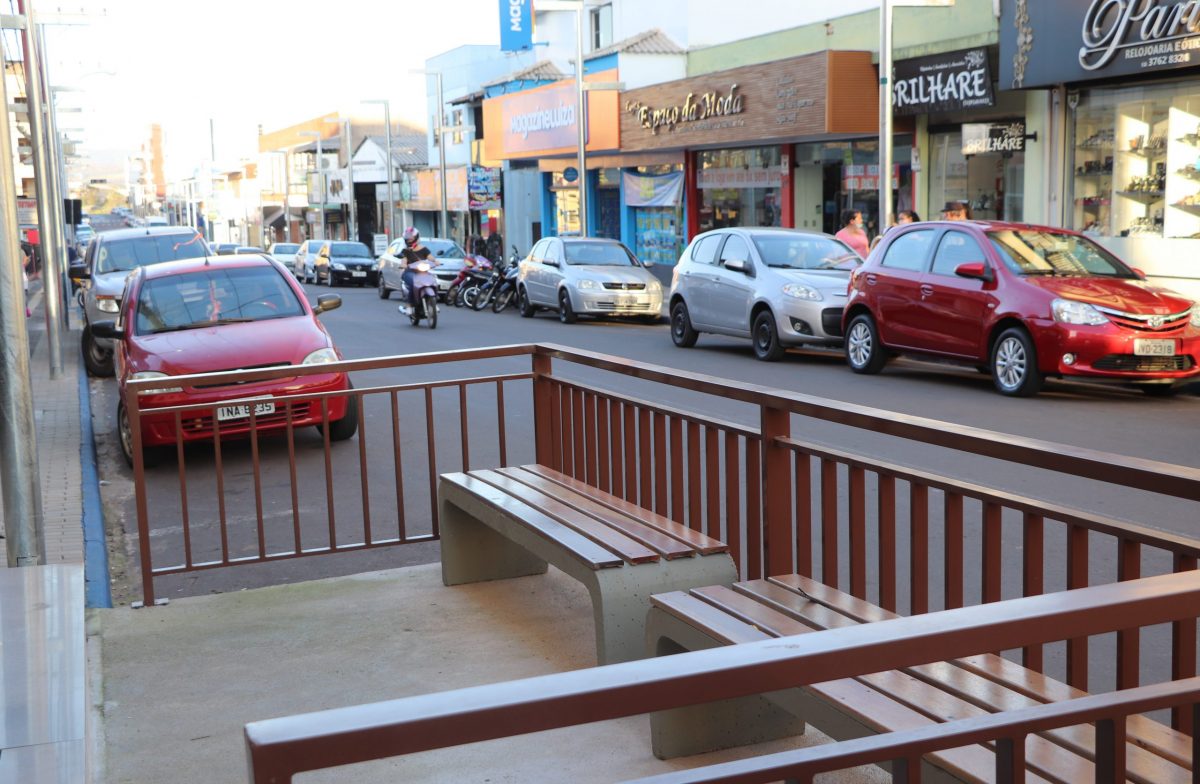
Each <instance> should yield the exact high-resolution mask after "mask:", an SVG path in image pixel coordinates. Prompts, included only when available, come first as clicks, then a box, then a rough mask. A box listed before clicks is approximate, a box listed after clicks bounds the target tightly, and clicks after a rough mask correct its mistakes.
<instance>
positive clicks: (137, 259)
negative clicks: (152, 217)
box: [96, 234, 206, 274]
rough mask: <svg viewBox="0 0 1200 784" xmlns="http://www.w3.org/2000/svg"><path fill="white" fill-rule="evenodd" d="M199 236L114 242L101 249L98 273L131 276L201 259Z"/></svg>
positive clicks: (142, 238) (144, 238)
mask: <svg viewBox="0 0 1200 784" xmlns="http://www.w3.org/2000/svg"><path fill="white" fill-rule="evenodd" d="M205 250H206V249H205V246H204V239H203V238H201V236H200V235H199V234H190V235H189V234H158V235H147V236H144V237H131V238H129V239H127V240H112V241H109V242H106V243H104V244H103V245H102V246H101V247H100V252H99V254H98V255H97V256H96V273H97V274H103V273H105V272H127V271H129V270H133V269H137V268H138V267H148V266H150V265H151V264H158V263H160V262H163V261H175V260H176V259H198V258H202V257H203V256H204V255H205Z"/></svg>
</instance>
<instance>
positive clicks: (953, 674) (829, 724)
mask: <svg viewBox="0 0 1200 784" xmlns="http://www.w3.org/2000/svg"><path fill="white" fill-rule="evenodd" d="M651 603H652V605H653V607H652V609H651V611H650V613H649V616H648V619H647V630H646V635H647V644H648V646H649V649H650V652H651V653H653V654H654V655H657V656H662V655H670V654H673V653H679V652H681V651H684V650H701V649H707V648H713V647H718V646H722V645H729V644H736V643H743V642H751V641H757V640H764V639H770V638H773V637H784V636H790V635H796V634H805V633H809V632H814V631H820V630H823V629H834V628H840V627H844V626H848V625H854V624H858V623H867V622H871V621H878V620H885V619H889V618H895V617H897V616H896V615H894V614H893V613H890V612H887V611H885V610H883V609H881V608H879V607H876V606H875V605H872V604H870V603H868V602H865V601H863V600H860V599H857V598H855V597H853V596H849V595H847V594H844V593H841V592H840V591H837V590H834V589H832V588H829V587H828V586H825V585H823V584H821V583H818V582H815V581H813V580H810V579H807V578H804V577H800V576H798V575H789V576H786V577H779V578H770V579H768V580H755V581H749V582H743V583H736V584H734V585H732V586H712V587H707V588H696V589H693V590H690V591H686V592H684V591H678V592H672V593H669V594H662V595H656V596H653V597H651ZM1083 694H1084V693H1083V692H1081V691H1079V690H1077V689H1074V688H1071V687H1070V686H1067V685H1066V684H1063V683H1060V682H1058V681H1055V680H1052V679H1050V678H1047V677H1045V676H1043V675H1040V674H1038V673H1036V672H1033V671H1031V670H1027V669H1025V668H1024V667H1022V666H1020V665H1018V664H1015V663H1013V662H1010V661H1008V660H1007V659H1004V658H1002V657H1000V656H997V655H993V654H982V655H977V656H971V657H968V658H963V659H956V660H953V661H946V662H938V663H934V664H926V665H921V666H917V667H910V668H906V669H902V670H892V671H888V672H878V673H874V674H871V675H864V676H861V677H857V678H847V679H844V680H838V681H831V682H826V683H820V684H815V685H812V686H809V687H805V688H802V689H789V690H786V691H777V692H772V693H771V694H769V695H763V696H761V697H748V698H743V699H739V700H730V701H726V702H723V703H712V704H706V705H699V706H695V707H689V708H680V709H674V710H670V711H663V712H660V713H655V714H652V715H651V736H652V744H653V749H654V753H655V755H656V756H658V757H660V758H662V759H669V758H672V757H677V756H690V755H692V754H698V753H702V752H706V751H712V750H715V749H719V748H729V747H732V746H737V745H744V744H749V743H758V742H762V741H765V740H771V739H775V738H780V737H785V736H788V735H794V734H798V733H799V732H802V731H803V730H804V729H805V721H807V722H811V723H812V724H813V725H814V726H816V727H817V728H819V729H820V730H822V731H823V732H825V733H826V734H827V735H829V736H831V737H832V738H834V739H836V740H845V739H850V738H856V737H862V736H865V735H869V734H877V733H885V732H892V731H897V730H906V729H914V728H918V727H921V726H925V725H929V724H932V723H937V722H945V721H950V720H954V719H960V718H967V717H971V716H978V715H981V714H984V713H994V712H998V711H1005V710H1013V709H1017V708H1022V707H1029V706H1034V705H1037V704H1040V703H1047V702H1054V701H1060V700H1065V699H1070V698H1073V697H1080V696H1083ZM1126 732H1127V735H1126V737H1127V743H1126V755H1127V761H1128V780H1129V781H1134V782H1138V783H1139V784H1161V783H1162V782H1172V781H1191V780H1192V777H1191V765H1192V763H1191V753H1192V740H1191V738H1189V737H1187V736H1186V735H1183V734H1182V733H1179V732H1176V731H1175V730H1172V729H1171V728H1169V727H1166V726H1164V725H1162V724H1159V723H1157V722H1154V721H1151V720H1149V719H1147V718H1145V717H1141V716H1131V717H1130V719H1129V722H1128V725H1127V728H1126ZM1026 753H1027V758H1026V759H1027V777H1026V779H1025V780H1026V781H1030V782H1077V781H1092V780H1095V779H1094V776H1095V767H1094V764H1093V763H1094V760H1095V730H1094V728H1093V727H1091V726H1085V727H1071V728H1065V729H1061V730H1054V731H1051V732H1046V733H1044V734H1042V735H1031V736H1030V737H1029V738H1028V740H1027V745H1026ZM995 775H996V760H995V755H994V754H993V752H992V750H991V748H989V747H987V746H983V745H977V746H970V747H965V748H959V749H952V750H949V751H945V752H941V753H937V754H931V755H928V756H927V757H926V758H925V760H924V762H923V765H922V779H921V780H922V781H925V782H930V781H970V782H984V781H993V780H994V778H995Z"/></svg>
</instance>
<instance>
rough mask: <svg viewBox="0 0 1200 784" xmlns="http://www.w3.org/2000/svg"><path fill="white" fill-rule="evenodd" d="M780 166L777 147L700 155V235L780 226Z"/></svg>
mask: <svg viewBox="0 0 1200 784" xmlns="http://www.w3.org/2000/svg"><path fill="white" fill-rule="evenodd" d="M780 162H781V157H780V153H779V147H751V148H747V149H741V150H706V151H704V152H701V153H700V154H699V161H698V168H699V172H698V178H697V184H698V185H699V186H700V231H709V230H710V229H724V228H728V227H730V226H780V225H782V215H781V214H780V205H781V200H780V186H781V185H782V183H783V172H782V170H781V169H780Z"/></svg>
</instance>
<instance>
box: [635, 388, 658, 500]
mask: <svg viewBox="0 0 1200 784" xmlns="http://www.w3.org/2000/svg"><path fill="white" fill-rule="evenodd" d="M650 436H651V433H650V409H648V408H639V409H638V468H639V469H640V470H639V471H638V474H639V481H640V483H641V484H640V489H641V492H640V493H639V496H638V498H639V500H638V506H640V507H642V508H643V509H653V508H654V497H653V495H654V452H653V449H652V445H651V442H650Z"/></svg>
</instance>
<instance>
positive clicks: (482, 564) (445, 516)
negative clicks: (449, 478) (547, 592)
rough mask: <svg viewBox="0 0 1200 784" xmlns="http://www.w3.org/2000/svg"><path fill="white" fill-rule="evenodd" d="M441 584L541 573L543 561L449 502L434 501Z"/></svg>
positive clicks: (475, 581) (543, 565)
mask: <svg viewBox="0 0 1200 784" xmlns="http://www.w3.org/2000/svg"><path fill="white" fill-rule="evenodd" d="M438 520H439V522H440V527H441V536H442V583H443V584H444V585H462V584H464V583H477V582H484V581H487V580H507V579H509V578H510V577H525V576H527V575H531V574H545V572H546V568H547V564H546V562H545V561H544V560H542V559H541V558H538V557H537V556H536V555H533V554H532V553H530V552H529V551H528V550H526V549H525V548H523V547H521V546H519V545H517V544H514V543H513V542H512V541H511V540H510V539H509V538H507V537H505V536H504V535H502V534H499V533H497V532H496V531H494V530H492V529H491V528H490V527H488V526H487V525H484V524H483V523H481V522H479V520H477V519H476V518H475V517H474V516H473V515H471V514H468V513H467V512H464V511H463V510H462V509H460V508H459V507H457V506H455V505H454V504H453V503H451V502H450V501H448V500H446V499H445V498H442V499H440V500H439V501H438Z"/></svg>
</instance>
